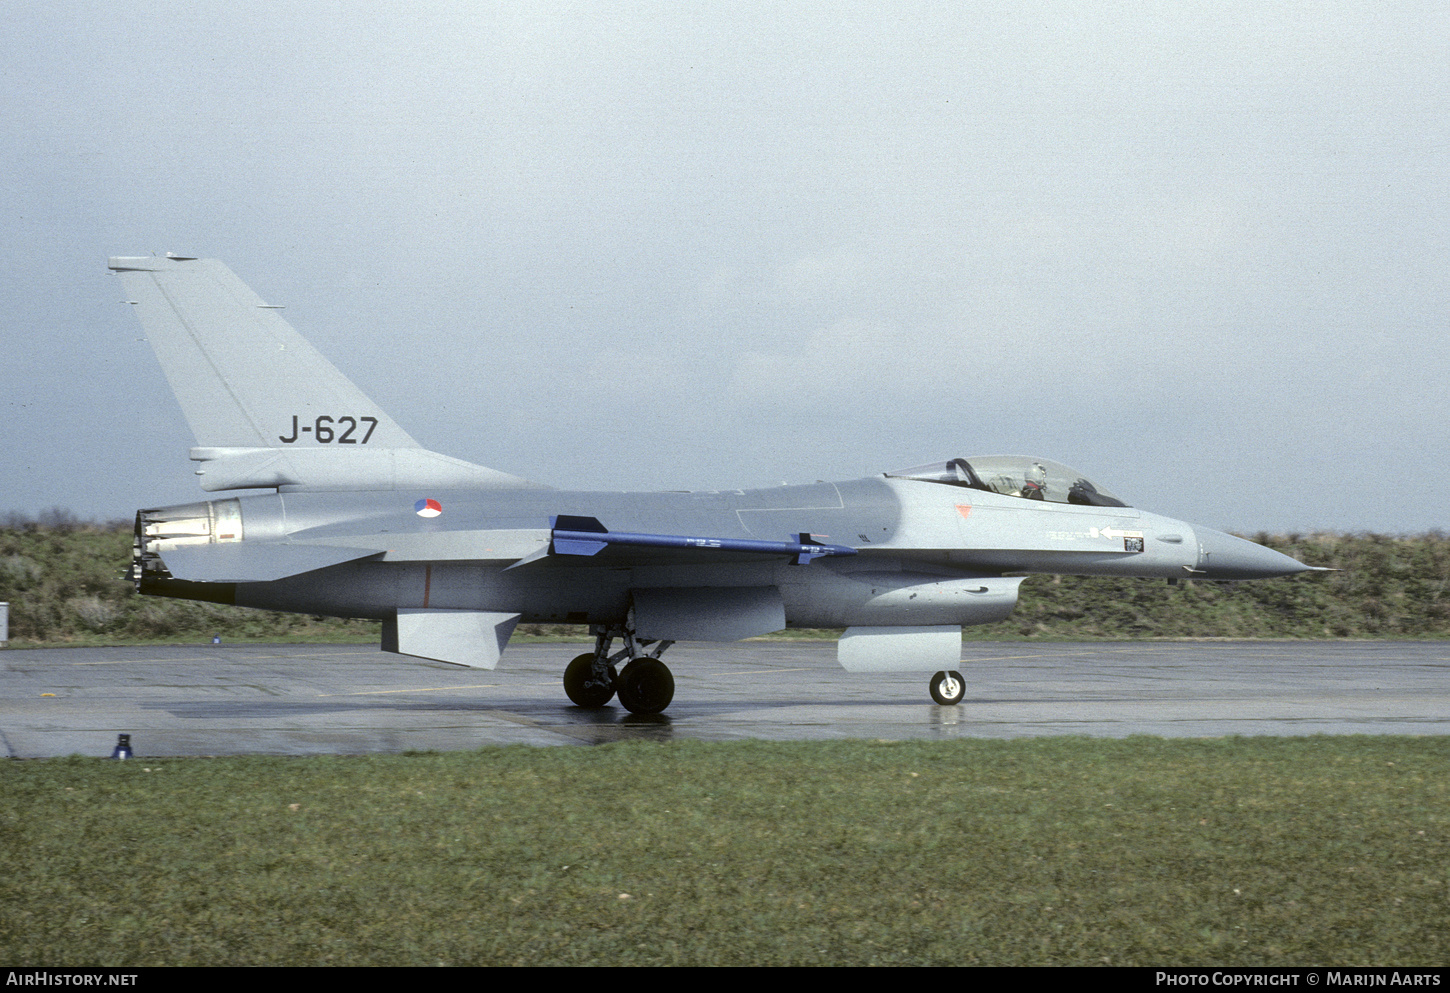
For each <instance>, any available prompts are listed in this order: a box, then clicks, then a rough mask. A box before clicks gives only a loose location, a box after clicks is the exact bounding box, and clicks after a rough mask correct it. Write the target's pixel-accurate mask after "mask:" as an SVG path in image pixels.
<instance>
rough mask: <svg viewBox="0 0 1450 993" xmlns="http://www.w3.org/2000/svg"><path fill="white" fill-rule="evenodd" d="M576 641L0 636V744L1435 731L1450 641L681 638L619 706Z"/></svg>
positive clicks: (183, 749) (420, 743) (390, 745)
mask: <svg viewBox="0 0 1450 993" xmlns="http://www.w3.org/2000/svg"><path fill="white" fill-rule="evenodd" d="M588 649H589V646H585V645H567V644H547V643H517V644H514V645H512V646H510V647H509V649H508V651H507V652H506V653H505V654H504V658H503V662H502V664H501V665H500V667H499V668H498V670H496V671H492V672H490V671H486V670H478V669H464V668H459V667H456V666H451V665H444V664H442V663H431V662H424V661H420V660H415V659H406V658H403V657H400V656H397V655H389V654H384V653H383V652H380V651H379V650H378V649H377V647H376V646H375V645H222V646H212V645H203V646H195V647H189V646H149V647H131V648H81V649H40V650H26V651H21V650H15V649H10V650H7V651H4V652H0V672H3V676H0V748H3V754H6V755H9V756H11V757H17V758H36V757H43V756H59V755H69V754H72V753H79V754H83V755H108V754H110V751H111V748H112V746H113V745H114V744H115V742H116V736H117V734H119V733H123V732H124V733H128V734H130V735H131V736H132V743H133V746H134V748H135V752H136V756H137V757H138V758H145V757H155V756H172V755H233V754H271V755H302V754H321V753H331V754H355V753H364V752H400V751H405V750H409V749H415V750H426V749H436V750H456V749H470V748H478V747H480V746H483V745H504V744H527V745H592V744H602V743H605V742H611V741H621V740H628V739H634V738H640V739H649V740H667V739H671V738H693V739H699V740H708V741H726V740H732V739H740V738H765V739H774V740H804V739H821V738H873V739H907V738H929V739H943V738H958V737H973V738H1016V737H1024V736H1035V735H1061V734H1083V735H1092V736H1097V737H1123V736H1126V735H1132V734H1150V735H1162V736H1165V737H1211V736H1219V735H1234V734H1237V735H1305V734H1446V733H1450V678H1447V677H1450V643H1447V642H1366V641H1351V642H1096V643H1077V644H1036V643H1026V642H993V643H983V642H969V643H966V644H965V645H964V646H963V653H962V655H963V662H962V671H963V674H964V675H965V676H966V678H967V682H968V689H967V697H966V699H965V700H964V701H963V702H962V703H961V704H960V705H959V706H956V707H939V706H937V705H935V704H934V703H932V702H931V698H930V697H929V696H928V694H927V676H926V674H909V675H885V676H862V675H851V674H848V673H846V672H844V671H843V670H841V669H840V668H839V667H838V666H837V665H836V662H835V644H834V643H833V642H815V641H780V642H771V641H755V642H742V643H737V644H727V645H701V644H695V645H677V646H675V647H674V648H672V649H670V651H669V653H668V654H667V655H666V657H665V661H666V662H668V663H669V665H670V667H671V669H672V670H673V671H674V674H675V685H676V689H675V702H674V703H673V704H672V705H671V707H670V709H669V710H668V711H666V712H665V713H664V714H661V715H658V716H655V717H636V716H634V715H631V714H629V713H627V712H626V711H624V710H623V709H622V708H620V707H619V706H618V704H611V705H610V706H609V707H608V708H606V709H604V710H601V711H584V710H580V709H579V708H577V707H574V706H573V705H571V704H570V703H569V701H568V700H567V698H566V697H565V696H564V692H563V687H562V685H561V682H560V678H561V675H562V673H563V668H564V665H565V664H566V663H567V662H568V660H569V659H571V658H573V657H574V656H575V655H578V654H580V653H581V652H583V651H587V650H588Z"/></svg>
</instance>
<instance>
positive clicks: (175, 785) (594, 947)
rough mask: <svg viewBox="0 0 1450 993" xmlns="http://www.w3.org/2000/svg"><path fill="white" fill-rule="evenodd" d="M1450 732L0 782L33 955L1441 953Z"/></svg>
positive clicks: (355, 765)
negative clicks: (1447, 734)
mask: <svg viewBox="0 0 1450 993" xmlns="http://www.w3.org/2000/svg"><path fill="white" fill-rule="evenodd" d="M1447 760H1450V739H1446V738H1432V737H1425V738H1366V737H1343V738H1298V739H1217V740H1171V741H1169V740H1162V739H1153V738H1132V739H1128V740H1122V741H1114V740H1094V739H1080V738H1056V739H1036V740H1021V741H1010V742H1004V741H955V742H942V743H927V742H904V743H886V742H879V743H873V742H826V743H821V742H815V743H786V744H771V743H761V742H742V743H734V744H705V743H698V742H678V743H670V744H650V743H627V744H617V745H609V746H604V747H598V748H552V749H531V748H525V747H511V748H501V749H489V750H485V751H480V752H473V753H455V754H431V753H430V754H410V755H399V756H372V757H356V758H310V759H279V758H255V757H254V758H234V759H170V760H154V761H153V760H148V759H145V758H142V759H136V760H133V761H130V762H126V763H117V762H108V761H104V760H96V759H82V758H71V759H64V760H50V761H26V762H10V763H6V764H4V765H3V766H0V833H3V840H0V959H3V960H4V961H8V962H23V963H26V964H64V965H79V964H107V965H146V964H205V965H216V964H273V963H275V964H304V963H319V964H321V963H332V964H395V965H413V964H433V963H447V964H457V965H462V964H586V963H587V964H620V965H622V964H748V963H750V964H753V963H769V964H831V965H841V964H867V963H875V964H973V963H981V964H1101V963H1104V962H1108V963H1112V964H1115V965H1127V964H1140V965H1143V964H1181V965H1189V964H1225V965H1227V964H1301V965H1302V964H1311V963H1312V964H1321V965H1324V964H1340V965H1369V964H1386V963H1392V964H1400V965H1413V964H1423V965H1443V963H1444V962H1445V961H1447V958H1450V902H1447V892H1446V889H1447V884H1450V869H1447V866H1450V859H1447V856H1450V846H1447V831H1450V803H1447V801H1450V796H1447V793H1450V785H1447V784H1450V777H1447V775H1446V773H1447Z"/></svg>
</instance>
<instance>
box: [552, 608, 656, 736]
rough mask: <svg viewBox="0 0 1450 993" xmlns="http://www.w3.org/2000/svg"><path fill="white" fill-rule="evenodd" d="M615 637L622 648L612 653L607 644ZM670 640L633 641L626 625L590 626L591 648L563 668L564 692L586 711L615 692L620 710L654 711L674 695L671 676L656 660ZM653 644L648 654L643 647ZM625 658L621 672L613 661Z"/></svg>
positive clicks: (632, 633)
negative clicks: (625, 662)
mask: <svg viewBox="0 0 1450 993" xmlns="http://www.w3.org/2000/svg"><path fill="white" fill-rule="evenodd" d="M616 637H622V638H623V639H624V648H623V649H622V650H620V651H618V652H616V653H615V654H613V655H610V654H609V646H610V644H611V643H612V642H613V641H614V639H615V638H616ZM673 644H674V642H673V641H635V638H634V632H633V631H630V630H628V629H627V628H612V629H611V628H606V627H603V626H596V627H595V628H594V651H593V653H592V654H588V655H580V656H579V657H578V658H576V659H574V661H572V662H570V663H569V666H568V668H566V669H565V670H564V692H565V693H566V694H568V696H569V699H570V700H572V701H573V702H574V703H575V704H576V705H578V706H580V707H583V708H585V709H586V710H597V709H598V708H600V707H603V706H604V705H605V704H607V703H608V702H609V701H610V700H611V699H613V698H614V695H615V694H616V693H618V694H619V702H620V703H622V704H623V705H624V709H626V710H628V711H629V712H630V713H632V714H658V713H659V712H660V711H662V710H664V709H665V708H666V707H668V706H669V705H670V701H671V700H673V699H674V698H675V677H674V675H673V674H672V673H671V672H670V669H669V666H667V665H665V664H664V663H663V662H661V661H660V656H661V655H663V654H664V651H665V649H666V648H669V647H670V646H671V645H673ZM650 645H654V649H653V650H652V651H650V652H649V654H644V649H645V648H647V647H649V646H650ZM624 659H629V662H628V664H626V665H625V667H624V670H623V671H622V672H621V671H619V670H617V669H616V668H615V663H617V662H620V661H622V660H624Z"/></svg>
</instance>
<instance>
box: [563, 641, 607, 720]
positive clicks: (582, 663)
mask: <svg viewBox="0 0 1450 993" xmlns="http://www.w3.org/2000/svg"><path fill="white" fill-rule="evenodd" d="M593 672H594V653H593V652H590V653H589V654H588V655H580V656H578V657H577V658H575V659H574V661H573V662H570V663H569V665H568V667H567V668H565V670H564V693H565V694H566V695H567V696H568V697H569V699H570V700H572V701H573V702H574V703H575V704H576V705H577V706H580V707H583V708H584V709H585V710H598V709H599V708H600V707H602V706H604V705H605V704H606V703H608V702H609V701H610V700H613V699H614V686H613V685H610V686H588V685H585V684H586V683H587V682H588V681H589V679H590V677H591V676H592V674H593ZM609 675H610V677H611V678H610V682H611V684H612V683H614V682H617V680H615V679H614V678H613V677H614V670H613V669H610V670H609Z"/></svg>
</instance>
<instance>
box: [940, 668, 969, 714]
mask: <svg viewBox="0 0 1450 993" xmlns="http://www.w3.org/2000/svg"><path fill="white" fill-rule="evenodd" d="M966 695H967V681H966V680H965V679H963V678H962V674H961V673H959V672H951V671H947V670H943V671H941V672H939V673H937V674H936V675H935V676H932V677H931V698H932V699H933V700H935V701H936V702H937V703H939V704H941V705H942V706H943V707H955V706H956V705H957V704H959V703H961V702H962V697H964V696H966Z"/></svg>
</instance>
